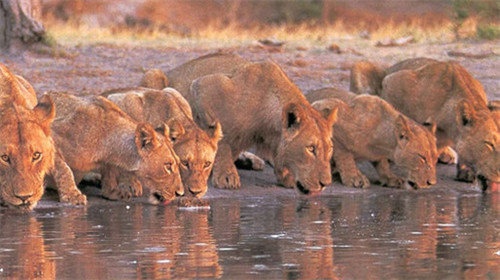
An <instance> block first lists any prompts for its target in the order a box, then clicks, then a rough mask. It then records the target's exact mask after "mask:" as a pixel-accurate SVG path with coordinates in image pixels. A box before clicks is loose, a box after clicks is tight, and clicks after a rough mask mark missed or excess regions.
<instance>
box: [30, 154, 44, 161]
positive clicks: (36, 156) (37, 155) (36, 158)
mask: <svg viewBox="0 0 500 280" xmlns="http://www.w3.org/2000/svg"><path fill="white" fill-rule="evenodd" d="M41 158H42V153H40V152H34V153H33V157H32V161H37V160H39V159H41Z"/></svg>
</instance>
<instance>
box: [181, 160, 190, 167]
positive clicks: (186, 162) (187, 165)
mask: <svg viewBox="0 0 500 280" xmlns="http://www.w3.org/2000/svg"><path fill="white" fill-rule="evenodd" d="M181 164H182V166H184V167H189V161H187V160H183V161H181Z"/></svg>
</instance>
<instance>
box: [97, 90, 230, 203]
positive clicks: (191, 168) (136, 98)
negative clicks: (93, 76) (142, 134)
mask: <svg viewBox="0 0 500 280" xmlns="http://www.w3.org/2000/svg"><path fill="white" fill-rule="evenodd" d="M105 95H107V98H108V99H109V100H111V101H113V103H115V104H116V105H117V106H118V107H120V108H121V109H122V110H123V111H124V112H125V113H127V114H128V115H129V116H130V117H132V118H133V119H134V120H136V121H140V122H148V123H150V124H152V125H153V126H154V127H158V126H161V125H162V124H163V123H166V124H168V126H169V127H170V139H171V140H172V143H173V145H174V151H175V153H176V154H177V156H178V157H179V158H180V163H181V164H180V173H181V178H182V183H183V184H184V188H185V189H186V190H188V191H189V194H190V195H192V196H194V197H202V196H203V195H204V194H205V193H206V192H207V181H208V177H209V176H210V172H211V171H212V166H213V162H214V160H215V153H216V151H217V143H218V142H219V140H220V139H221V138H222V129H221V126H220V124H219V123H216V124H215V125H214V127H213V128H209V129H208V130H207V131H203V130H201V129H200V128H199V127H198V126H197V125H196V123H195V122H194V121H193V117H192V113H191V107H189V104H188V103H187V101H186V100H185V99H184V98H183V97H182V95H181V94H180V93H179V92H177V91H176V90H175V89H173V88H165V89H163V90H154V89H148V88H140V87H139V88H128V89H118V90H112V91H108V92H106V93H105Z"/></svg>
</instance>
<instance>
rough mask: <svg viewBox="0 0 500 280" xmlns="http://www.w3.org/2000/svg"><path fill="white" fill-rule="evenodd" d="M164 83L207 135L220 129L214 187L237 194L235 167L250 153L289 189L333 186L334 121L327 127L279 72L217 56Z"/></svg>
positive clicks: (309, 190) (188, 65)
mask: <svg viewBox="0 0 500 280" xmlns="http://www.w3.org/2000/svg"><path fill="white" fill-rule="evenodd" d="M167 77H168V80H169V82H170V86H172V87H174V88H175V89H177V90H178V91H179V92H181V94H182V95H183V96H184V97H185V98H186V100H188V102H189V103H190V105H191V108H192V110H193V114H194V117H195V120H196V121H197V122H198V124H199V125H200V126H201V127H202V128H208V127H210V126H213V125H214V124H215V123H216V122H217V121H219V122H220V123H221V124H222V131H223V133H224V138H223V139H222V140H221V142H219V147H218V150H217V155H216V158H215V164H214V168H213V171H212V173H213V174H212V182H213V184H214V185H215V186H216V187H221V188H239V187H240V180H239V176H238V173H237V171H236V168H235V165H234V161H235V160H236V159H237V157H238V155H239V154H240V152H242V151H245V150H247V149H249V148H251V147H255V148H256V152H257V154H258V155H259V156H261V157H263V158H264V159H266V160H268V161H269V162H270V163H271V164H272V165H273V166H274V170H275V173H276V176H277V178H278V181H279V182H280V183H281V184H283V185H284V186H287V187H293V186H297V188H298V189H299V190H300V191H302V192H303V193H316V192H319V191H321V190H322V189H323V187H324V186H325V185H328V184H330V182H331V174H330V164H329V161H330V158H331V154H332V142H331V139H330V137H331V127H332V124H333V122H334V118H329V119H328V121H326V120H325V119H323V118H322V116H321V115H320V114H319V113H318V112H316V111H315V110H314V109H313V108H312V107H311V106H310V104H309V103H308V102H307V100H306V99H305V97H304V95H303V94H302V93H301V92H300V90H299V89H298V88H297V87H296V86H295V85H294V84H293V83H292V82H291V81H290V80H289V79H288V77H287V76H286V75H285V73H284V72H283V71H282V70H281V68H280V67H279V66H278V65H277V64H275V63H273V62H271V61H264V62H258V63H252V62H249V61H246V60H245V59H243V58H241V57H239V56H236V55H228V54H212V55H208V56H204V57H200V58H198V59H195V60H192V61H190V62H187V63H186V64H184V65H181V66H179V67H177V68H175V69H173V70H171V71H169V72H167Z"/></svg>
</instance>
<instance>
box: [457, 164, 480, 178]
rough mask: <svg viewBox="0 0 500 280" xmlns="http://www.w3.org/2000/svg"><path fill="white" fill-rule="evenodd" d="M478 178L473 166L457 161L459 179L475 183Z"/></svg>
mask: <svg viewBox="0 0 500 280" xmlns="http://www.w3.org/2000/svg"><path fill="white" fill-rule="evenodd" d="M475 180H476V173H475V172H474V170H472V168H470V167H469V166H467V165H466V164H464V163H462V162H460V160H459V161H458V163H457V181H462V182H467V183H473V182H474V181H475Z"/></svg>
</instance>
